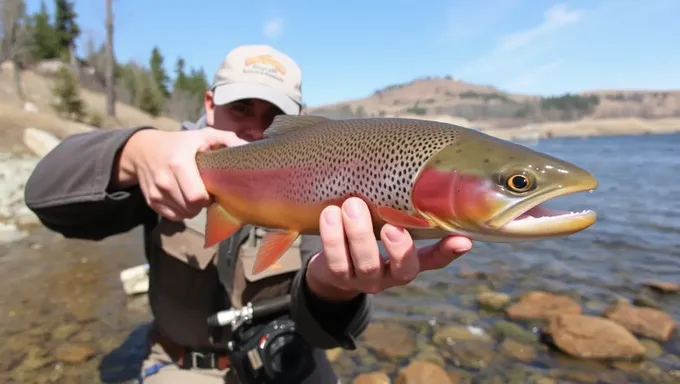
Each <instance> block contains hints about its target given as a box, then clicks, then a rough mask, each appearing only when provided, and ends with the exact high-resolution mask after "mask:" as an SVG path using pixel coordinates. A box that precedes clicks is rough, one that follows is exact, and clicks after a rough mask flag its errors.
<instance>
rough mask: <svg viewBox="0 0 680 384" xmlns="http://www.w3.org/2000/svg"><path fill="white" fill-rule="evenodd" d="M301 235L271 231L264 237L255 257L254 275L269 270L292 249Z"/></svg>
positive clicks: (291, 232)
mask: <svg viewBox="0 0 680 384" xmlns="http://www.w3.org/2000/svg"><path fill="white" fill-rule="evenodd" d="M298 235H299V233H298V232H295V231H271V232H268V233H267V234H266V235H264V238H262V242H261V243H260V246H259V247H258V249H257V254H256V255H255V263H254V264H253V275H256V274H258V273H260V272H262V271H264V270H265V269H267V268H269V267H270V266H271V265H272V264H274V263H275V262H276V260H278V259H279V258H281V256H283V254H284V253H285V252H286V251H287V250H288V248H290V246H291V245H293V243H294V242H295V239H297V237H298Z"/></svg>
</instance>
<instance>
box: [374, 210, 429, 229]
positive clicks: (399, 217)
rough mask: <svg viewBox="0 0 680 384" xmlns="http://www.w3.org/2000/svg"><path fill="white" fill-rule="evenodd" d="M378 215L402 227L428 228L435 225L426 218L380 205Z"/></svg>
mask: <svg viewBox="0 0 680 384" xmlns="http://www.w3.org/2000/svg"><path fill="white" fill-rule="evenodd" d="M378 215H379V216H380V218H381V219H383V220H384V221H385V222H386V223H388V224H392V225H395V226H399V227H402V228H417V229H428V228H432V227H433V225H432V223H430V222H429V221H427V220H425V219H422V218H419V217H415V216H411V215H409V214H407V213H404V212H401V211H398V210H396V209H394V208H390V207H385V206H379V207H378Z"/></svg>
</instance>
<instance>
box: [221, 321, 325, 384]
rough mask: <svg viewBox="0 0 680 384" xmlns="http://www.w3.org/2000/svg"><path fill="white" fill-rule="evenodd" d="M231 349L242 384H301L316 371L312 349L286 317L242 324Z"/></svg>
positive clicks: (231, 344) (231, 360)
mask: <svg viewBox="0 0 680 384" xmlns="http://www.w3.org/2000/svg"><path fill="white" fill-rule="evenodd" d="M229 346H230V350H231V353H230V362H231V366H232V369H233V370H234V371H235V373H236V376H237V377H238V378H239V380H240V381H241V382H242V383H262V384H265V383H299V382H301V381H303V380H304V378H306V377H307V376H309V374H310V373H311V372H312V371H313V369H314V356H313V350H312V348H311V347H310V345H309V344H308V343H307V341H306V340H305V339H304V338H303V337H302V335H300V334H299V333H297V331H296V327H295V323H294V322H293V320H292V319H291V318H290V316H288V315H287V314H286V315H283V316H279V317H277V318H275V319H273V320H270V321H266V322H262V323H254V324H252V323H251V324H243V325H241V327H240V328H239V329H238V331H237V332H234V339H233V340H232V341H231V342H230V345H229Z"/></svg>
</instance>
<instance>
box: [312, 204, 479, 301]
mask: <svg viewBox="0 0 680 384" xmlns="http://www.w3.org/2000/svg"><path fill="white" fill-rule="evenodd" d="M319 224H320V234H321V242H322V244H323V251H322V252H320V253H319V254H317V255H315V256H314V257H312V259H311V260H310V262H309V267H308V269H307V276H306V277H307V284H308V286H309V288H310V290H312V292H314V293H315V294H316V295H317V296H320V297H322V298H325V299H328V300H338V301H340V300H349V299H351V298H353V297H355V296H357V295H358V294H359V293H379V292H382V291H383V290H385V289H387V288H391V287H394V286H398V285H406V284H408V283H410V282H411V281H412V280H413V279H415V278H416V276H417V275H418V273H420V272H422V271H428V270H433V269H440V268H443V267H445V266H447V265H448V264H449V263H451V262H452V261H453V260H455V259H457V258H458V257H460V256H462V255H463V254H465V252H467V251H469V250H470V249H471V248H472V242H471V241H470V239H468V238H466V237H462V236H452V237H447V238H444V239H442V240H441V241H439V242H438V243H436V244H433V245H430V246H427V247H422V248H420V249H416V247H415V245H414V243H413V239H411V236H410V235H409V233H408V232H407V231H406V230H404V229H403V228H398V227H395V226H392V225H389V224H387V225H385V226H383V228H382V230H381V232H380V239H381V240H382V242H383V244H384V247H385V250H386V251H387V256H388V260H387V261H385V260H383V258H382V256H381V255H380V252H379V249H378V244H377V241H376V240H377V239H376V238H375V235H374V233H373V225H372V222H371V216H370V212H369V210H368V207H367V206H366V203H364V202H363V201H362V200H361V199H358V198H350V199H348V200H347V201H345V202H344V204H343V205H342V208H339V207H336V206H329V207H326V209H324V211H323V212H322V214H321V218H320V223H319Z"/></svg>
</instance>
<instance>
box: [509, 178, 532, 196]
mask: <svg viewBox="0 0 680 384" xmlns="http://www.w3.org/2000/svg"><path fill="white" fill-rule="evenodd" d="M505 184H506V185H507V187H508V188H510V190H511V191H513V192H526V191H528V190H529V189H530V188H531V180H529V178H528V177H526V176H525V175H520V174H517V175H512V176H510V177H508V180H507V181H506V183H505Z"/></svg>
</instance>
